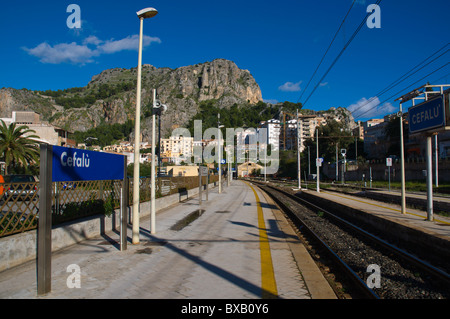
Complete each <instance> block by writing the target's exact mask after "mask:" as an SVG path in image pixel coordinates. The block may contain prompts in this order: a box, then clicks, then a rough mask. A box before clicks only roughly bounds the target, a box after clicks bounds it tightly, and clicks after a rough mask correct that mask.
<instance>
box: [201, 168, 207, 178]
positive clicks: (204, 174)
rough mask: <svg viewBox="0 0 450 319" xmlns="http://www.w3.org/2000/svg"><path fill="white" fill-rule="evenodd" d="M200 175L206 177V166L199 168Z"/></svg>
mask: <svg viewBox="0 0 450 319" xmlns="http://www.w3.org/2000/svg"><path fill="white" fill-rule="evenodd" d="M200 175H201V176H206V175H208V167H206V166H200Z"/></svg>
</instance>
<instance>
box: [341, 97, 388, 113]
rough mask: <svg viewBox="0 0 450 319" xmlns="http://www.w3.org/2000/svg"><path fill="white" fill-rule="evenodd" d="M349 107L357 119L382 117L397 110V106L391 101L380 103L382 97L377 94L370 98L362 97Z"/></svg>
mask: <svg viewBox="0 0 450 319" xmlns="http://www.w3.org/2000/svg"><path fill="white" fill-rule="evenodd" d="M347 109H348V110H349V111H350V112H352V114H353V117H354V118H355V119H357V118H376V117H382V116H385V115H387V114H392V113H394V112H395V111H397V108H396V107H394V106H393V105H392V104H391V103H384V104H380V99H379V98H378V97H376V96H375V97H372V98H370V99H369V100H367V99H366V98H362V99H360V100H359V101H358V102H356V103H355V104H352V105H350V106H349V107H347Z"/></svg>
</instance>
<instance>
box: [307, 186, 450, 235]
mask: <svg viewBox="0 0 450 319" xmlns="http://www.w3.org/2000/svg"><path fill="white" fill-rule="evenodd" d="M302 192H305V193H306V194H310V195H313V196H317V197H320V198H323V199H326V200H328V201H331V202H335V203H338V204H342V205H344V206H346V207H351V208H355V209H357V210H360V211H364V212H366V213H368V214H372V215H374V216H377V217H380V218H382V219H386V220H390V221H392V222H394V223H397V224H401V225H404V226H406V227H409V228H413V229H416V230H418V231H420V232H424V233H427V234H430V235H432V236H435V237H439V238H442V239H446V240H448V241H450V227H449V226H450V218H448V217H445V216H441V215H437V214H434V215H433V217H434V218H433V221H427V212H426V210H423V209H413V208H410V207H406V213H405V214H402V213H401V206H400V205H398V204H395V203H387V202H382V201H380V200H374V199H370V198H363V197H361V196H356V195H350V194H348V193H340V192H332V191H328V190H324V189H322V190H320V193H317V192H316V191H312V190H302ZM379 194H380V195H381V196H388V195H391V196H400V195H398V194H396V193H391V192H384V193H382V192H379ZM407 197H409V198H411V197H415V198H421V195H416V194H408V196H407ZM422 197H423V196H422ZM421 199H423V198H421ZM440 200H441V201H444V202H445V201H448V199H445V198H444V199H440Z"/></svg>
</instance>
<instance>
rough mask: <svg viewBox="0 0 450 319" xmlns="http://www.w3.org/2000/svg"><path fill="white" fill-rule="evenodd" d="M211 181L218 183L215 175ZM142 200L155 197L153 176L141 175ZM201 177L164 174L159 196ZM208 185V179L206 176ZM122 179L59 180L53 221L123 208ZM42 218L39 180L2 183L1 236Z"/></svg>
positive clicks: (54, 194)
mask: <svg viewBox="0 0 450 319" xmlns="http://www.w3.org/2000/svg"><path fill="white" fill-rule="evenodd" d="M209 181H210V183H212V182H217V181H218V176H217V175H212V176H210V178H209ZM129 183H130V184H129V187H128V189H129V196H128V198H129V203H128V204H129V205H132V203H133V186H132V183H133V180H132V179H129ZM139 183H140V186H139V191H140V194H139V196H140V202H146V201H149V200H150V198H151V179H150V178H141V179H140V181H139ZM198 183H199V178H198V176H193V177H160V178H157V180H156V189H155V194H156V198H159V197H162V196H168V195H171V194H176V193H183V192H185V191H187V190H189V189H193V188H196V187H198V186H199V184H198ZM202 183H203V184H206V178H205V177H204V178H203V182H202ZM121 187H122V181H80V182H55V183H53V185H52V223H53V225H57V224H60V223H64V222H68V221H73V220H76V219H79V218H83V217H88V216H92V215H97V214H104V215H110V214H112V213H113V211H114V209H117V208H119V207H120V190H121ZM38 220H39V182H35V183H3V184H0V237H5V236H9V235H13V234H17V233H22V232H25V231H28V230H32V229H36V228H37V225H38Z"/></svg>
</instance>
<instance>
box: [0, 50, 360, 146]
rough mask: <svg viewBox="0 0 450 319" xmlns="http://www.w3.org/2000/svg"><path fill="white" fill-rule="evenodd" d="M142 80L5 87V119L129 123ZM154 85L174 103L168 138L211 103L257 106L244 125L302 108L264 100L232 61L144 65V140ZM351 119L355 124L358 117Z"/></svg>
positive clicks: (108, 74)
mask: <svg viewBox="0 0 450 319" xmlns="http://www.w3.org/2000/svg"><path fill="white" fill-rule="evenodd" d="M136 78H137V68H132V69H122V68H116V69H109V70H105V71H103V72H102V73H100V74H98V75H95V76H93V77H92V79H91V81H90V82H89V83H88V85H87V86H85V87H76V88H68V89H65V90H58V91H51V90H47V91H31V90H27V89H22V90H17V89H13V88H3V89H0V117H11V112H12V111H23V110H33V111H35V112H38V113H40V114H41V118H42V119H43V120H46V121H48V122H50V123H51V124H53V125H55V126H58V127H62V128H64V129H66V130H69V131H71V132H76V131H81V132H86V131H88V130H89V129H92V128H96V127H99V126H101V125H103V124H116V123H117V124H125V123H128V121H129V120H134V119H135V107H136ZM154 88H156V89H157V92H158V99H160V100H161V101H162V102H163V103H164V104H166V105H167V106H168V111H167V112H166V113H165V114H164V115H163V116H162V120H161V131H162V136H167V135H168V134H170V132H171V131H172V130H173V129H174V128H176V127H188V125H189V123H192V122H191V119H193V118H194V116H196V115H197V114H198V112H199V111H200V110H202V108H203V111H204V108H205V105H213V106H214V108H217V109H232V108H233V109H236V107H237V108H238V109H242V111H243V112H247V110H249V112H253V110H257V112H259V115H260V116H259V117H258V116H253V117H252V119H251V120H249V122H250V123H243V124H244V125H250V124H251V125H254V124H255V121H257V120H259V119H265V118H264V116H266V117H267V116H275V115H276V113H277V111H278V110H280V109H282V108H283V109H285V110H287V111H288V112H295V107H297V104H294V103H290V102H285V103H281V104H277V105H268V106H267V105H266V104H265V103H263V102H262V94H261V89H260V87H259V85H258V84H257V82H256V81H255V79H254V78H253V76H252V75H251V73H250V72H249V71H248V70H242V69H240V68H238V67H237V65H236V64H235V63H234V62H232V61H228V60H224V59H216V60H214V61H212V62H205V63H200V64H196V65H191V66H184V67H180V68H177V69H170V68H156V67H154V66H151V65H143V67H142V100H141V101H142V104H141V115H142V120H141V132H142V138H143V141H150V140H151V127H152V126H151V106H152V99H153V93H152V90H153V89H154ZM252 106H254V108H252ZM339 109H340V108H339ZM339 109H338V110H339ZM344 110H345V109H344ZM345 111H346V110H345ZM309 112H312V113H315V112H314V111H309ZM350 117H351V114H350ZM197 118H199V116H198V115H197ZM241 118H242V116H241ZM267 119H269V118H267ZM349 123H351V124H354V122H353V118H352V117H351V118H350V119H349Z"/></svg>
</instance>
